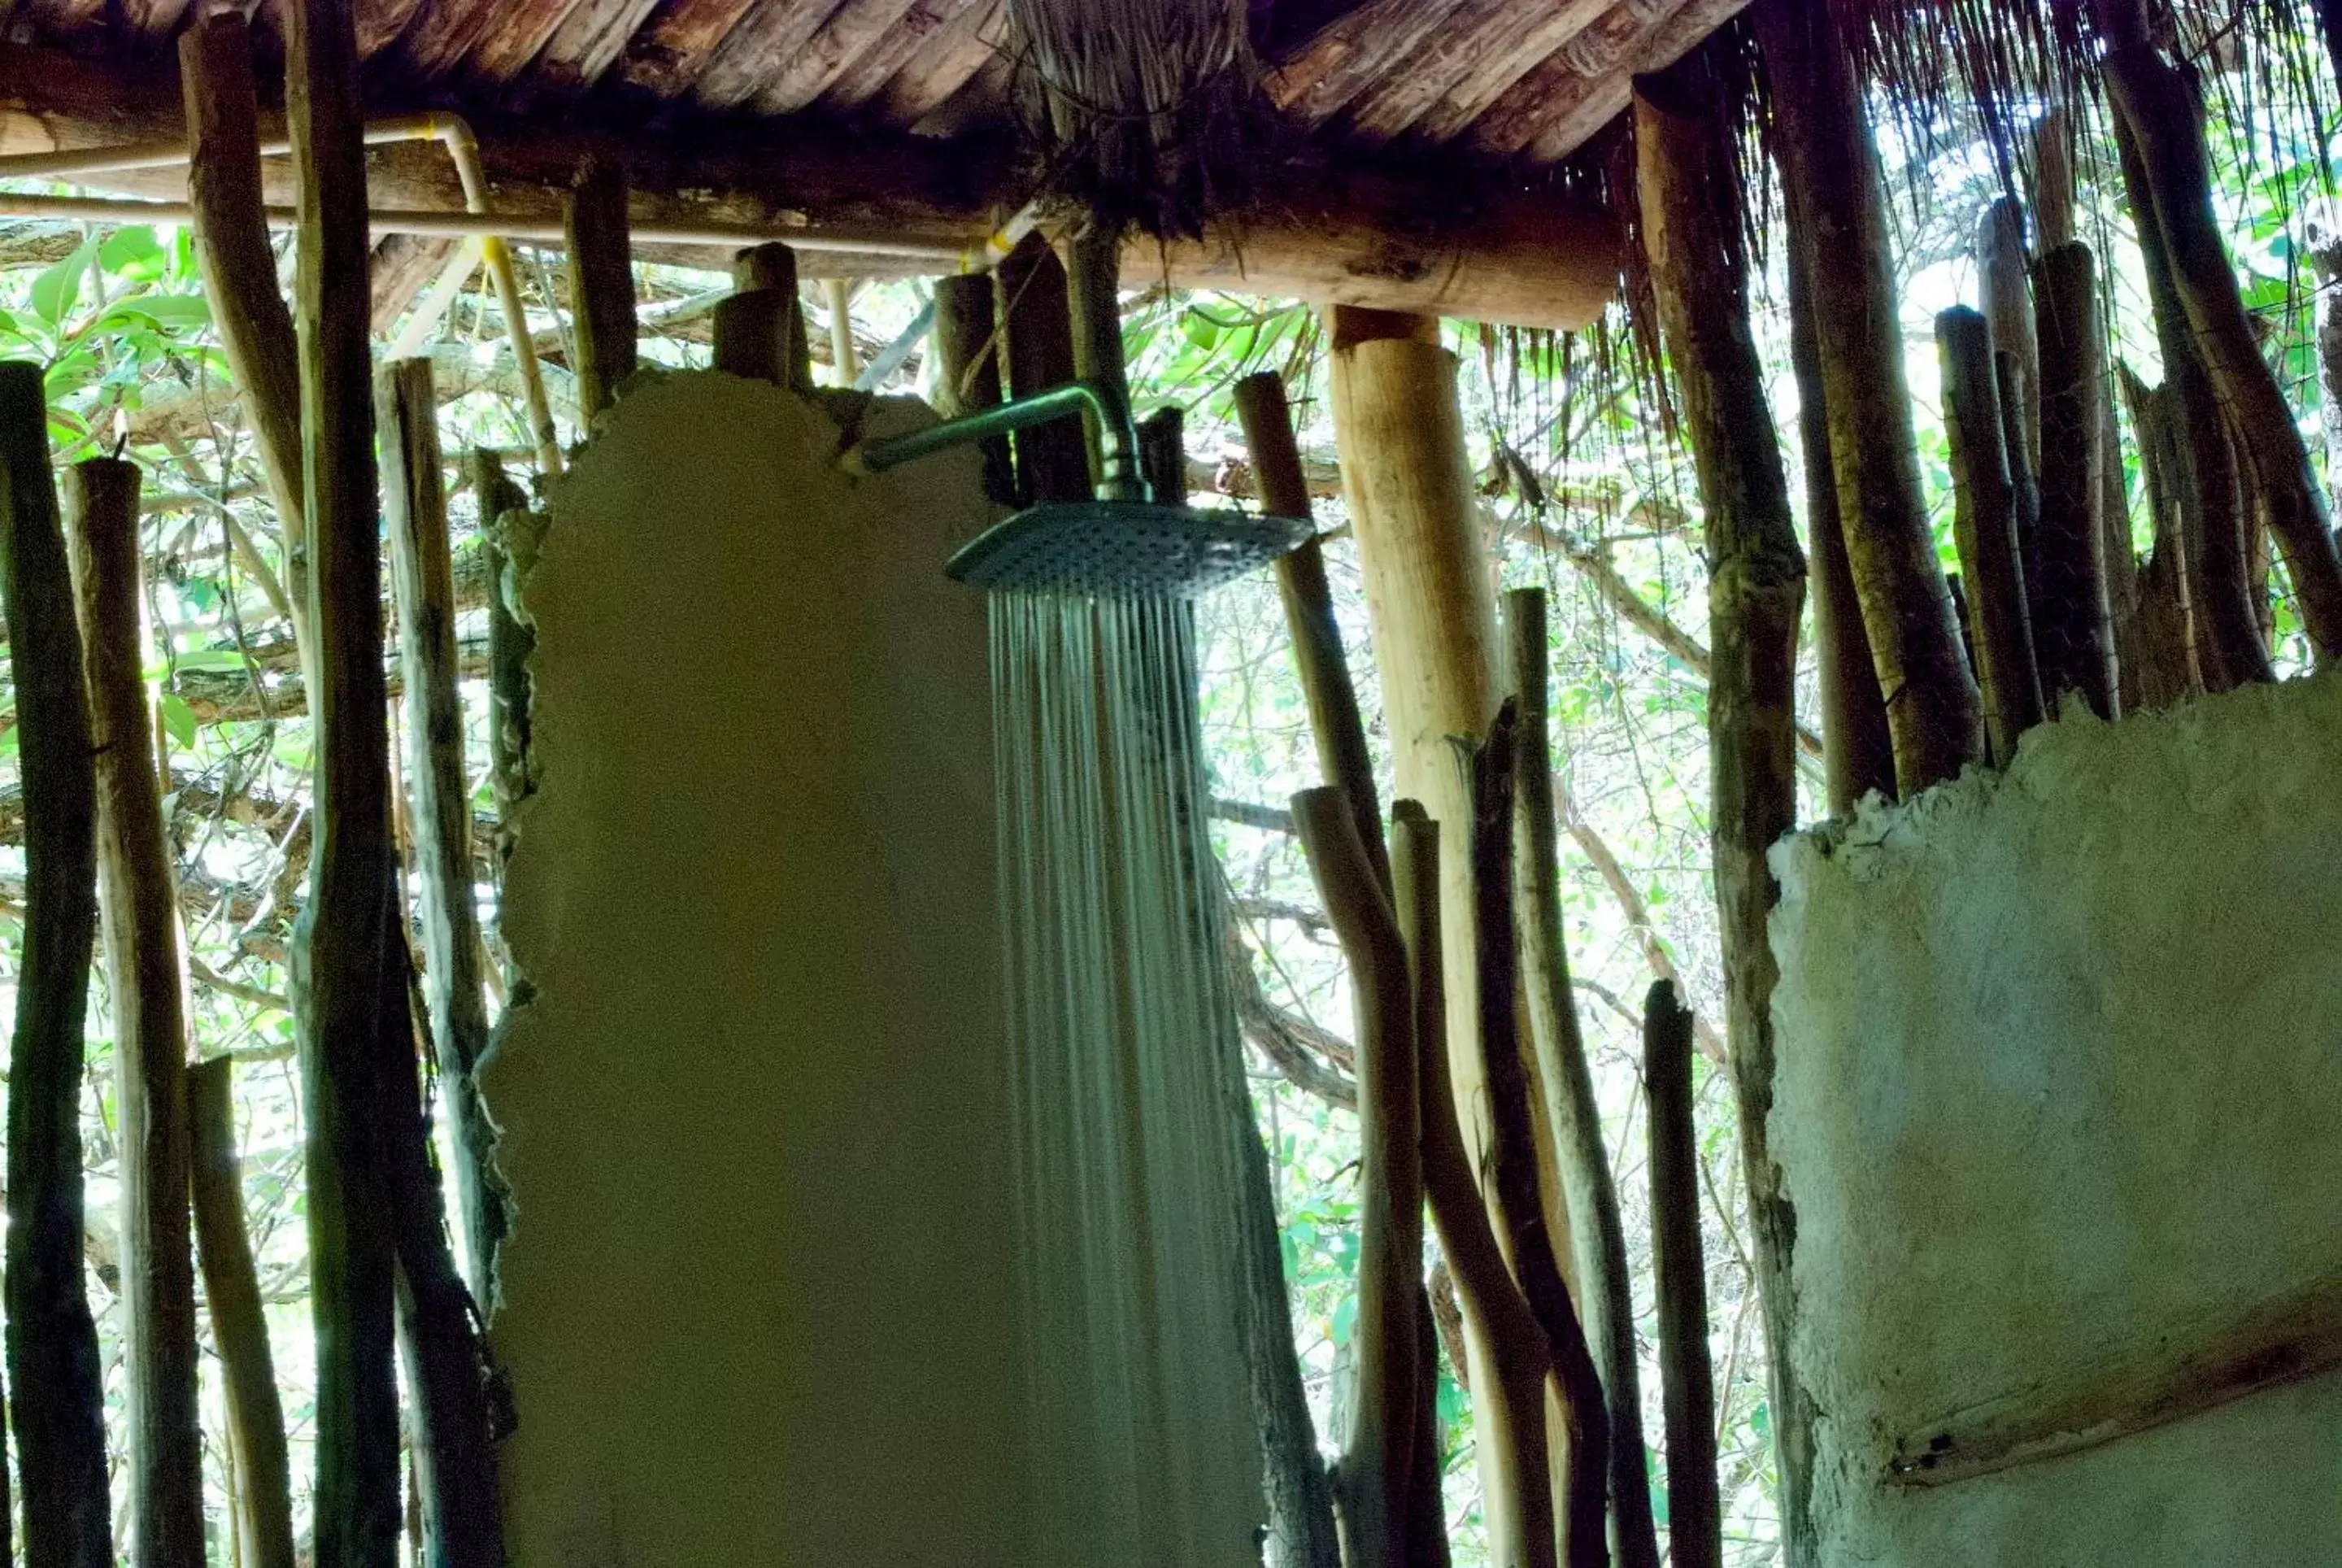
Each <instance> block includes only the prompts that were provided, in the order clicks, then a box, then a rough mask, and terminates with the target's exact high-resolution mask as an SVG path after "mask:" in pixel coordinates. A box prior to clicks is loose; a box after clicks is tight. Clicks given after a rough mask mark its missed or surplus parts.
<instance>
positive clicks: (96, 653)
mask: <svg viewBox="0 0 2342 1568" xmlns="http://www.w3.org/2000/svg"><path fill="white" fill-rule="evenodd" d="M65 516H66V521H67V524H68V526H69V530H70V537H71V541H72V547H73V576H74V594H75V599H76V600H77V601H78V602H79V605H80V608H81V628H82V655H83V661H84V671H85V677H84V678H85V682H86V684H87V687H88V690H89V717H90V745H91V750H92V754H93V755H94V756H95V758H96V759H97V829H98V857H97V861H98V893H99V899H98V904H99V909H100V911H101V913H102V916H103V921H102V923H103V925H104V927H105V970H106V992H107V995H108V996H109V998H110V999H111V1000H112V1002H113V1010H114V1060H115V1110H116V1115H117V1117H118V1119H119V1121H120V1124H121V1127H122V1130H123V1136H122V1147H121V1186H122V1241H123V1245H122V1285H123V1302H124V1306H125V1309H126V1310H125V1314H124V1316H125V1323H124V1333H123V1339H124V1353H123V1365H124V1369H125V1380H124V1382H125V1390H126V1392H127V1393H128V1396H129V1397H128V1404H129V1441H128V1448H129V1455H130V1518H131V1526H130V1528H131V1547H132V1560H133V1561H134V1562H135V1563H138V1564H140V1565H141V1568H145V1565H147V1564H153V1565H154V1568H176V1565H177V1564H180V1563H195V1562H200V1561H202V1559H203V1551H204V1485H203V1433H202V1430H201V1428H200V1425H199V1423H198V1419H197V1415H196V1408H195V1386H196V1362H195V1240H194V1232H193V1231H192V1229H191V1228H190V1227H191V1221H190V1220H189V1217H188V1212H187V1171H188V1166H187V1022H186V1013H185V985H186V977H185V973H184V971H183V969H182V966H181V961H180V956H179V904H178V879H177V875H176V871H175V864H174V859H173V856H172V853H171V845H170V840H169V838H168V836H167V835H166V834H165V831H164V827H163V797H162V785H161V779H160V776H159V775H158V774H157V772H156V770H155V723H154V719H153V717H152V713H151V710H150V709H149V708H148V707H147V698H146V679H145V662H146V660H145V638H144V637H143V636H141V634H140V631H139V619H140V607H141V605H142V604H143V603H144V602H145V591H144V590H145V561H144V559H143V558H142V557H141V555H140V553H139V548H138V470H137V468H136V467H134V466H133V465H131V464H129V463H125V462H119V461H116V460H115V459H112V458H105V457H95V458H92V459H90V460H89V461H87V462H85V463H81V464H78V465H76V466H75V467H74V468H73V469H72V470H71V471H70V472H69V473H68V474H67V475H66V481H65Z"/></svg>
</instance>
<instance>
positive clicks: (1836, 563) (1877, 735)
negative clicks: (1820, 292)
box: [1787, 245, 1895, 817]
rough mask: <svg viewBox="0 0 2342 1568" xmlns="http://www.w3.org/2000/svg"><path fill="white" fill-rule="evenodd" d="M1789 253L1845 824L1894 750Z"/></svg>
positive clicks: (1832, 756) (1804, 279)
mask: <svg viewBox="0 0 2342 1568" xmlns="http://www.w3.org/2000/svg"><path fill="white" fill-rule="evenodd" d="M1787 249H1788V253H1789V255H1788V264H1789V361H1790V365H1791V367H1792V368H1793V369H1794V372H1795V374H1796V376H1797V442H1798V446H1799V448H1800V450H1801V451H1802V453H1803V455H1804V457H1805V468H1806V534H1807V538H1808V539H1809V540H1810V541H1811V544H1812V550H1813V578H1814V663H1815V667H1816V668H1815V683H1816V685H1817V686H1818V687H1819V688H1820V689H1821V709H1822V774H1823V781H1824V788H1825V791H1826V793H1827V796H1828V798H1829V808H1830V815H1832V816H1833V817H1844V816H1846V815H1847V814H1848V813H1850V812H1851V811H1853V809H1854V807H1855V802H1857V801H1858V800H1860V799H1862V798H1863V797H1864V796H1866V795H1869V794H1872V793H1874V792H1875V793H1877V794H1879V795H1882V796H1884V797H1885V798H1887V799H1889V800H1892V799H1895V743H1894V740H1893V739H1892V738H1891V737H1890V736H1889V735H1888V734H1887V702H1886V699H1885V698H1884V697H1882V696H1881V695H1880V693H1879V690H1878V667H1877V664H1875V663H1873V662H1872V660H1871V657H1870V633H1869V632H1868V631H1867V629H1865V628H1864V627H1863V624H1862V599H1861V597H1860V596H1859V595H1857V593H1856V592H1855V589H1854V566H1853V563H1852V562H1851V561H1849V560H1848V559H1847V553H1846V524H1845V520H1844V518H1841V517H1840V516H1839V514H1838V505H1837V472H1836V470H1835V468H1834V467H1832V462H1833V459H1832V458H1831V457H1830V442H1829V412H1828V408H1827V404H1826V402H1825V394H1824V391H1823V387H1822V363H1821V343H1820V329H1819V328H1818V327H1816V326H1815V325H1814V307H1813V304H1812V303H1811V294H1810V290H1811V288H1812V279H1811V278H1810V277H1808V276H1807V273H1808V272H1809V271H1810V268H1809V267H1808V266H1807V264H1806V261H1805V252H1804V250H1803V249H1802V248H1801V247H1799V246H1794V245H1793V246H1788V247H1787Z"/></svg>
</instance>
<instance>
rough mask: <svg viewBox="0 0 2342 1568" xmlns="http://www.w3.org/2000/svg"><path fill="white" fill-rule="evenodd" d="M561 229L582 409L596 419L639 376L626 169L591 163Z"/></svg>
mask: <svg viewBox="0 0 2342 1568" xmlns="http://www.w3.org/2000/svg"><path fill="white" fill-rule="evenodd" d="M562 226H563V228H564V229H565V230H566V232H567V236H568V241H569V258H568V272H569V299H570V319H571V327H572V330H573V332H574V334H575V338H576V344H577V363H576V364H575V366H574V367H572V368H573V369H575V371H576V373H577V407H578V412H579V413H581V414H583V415H584V416H585V417H586V418H587V419H588V420H590V419H592V418H593V417H594V416H595V415H596V414H598V413H600V412H601V411H602V410H603V409H605V408H606V407H609V406H610V399H611V397H613V396H614V395H615V393H616V388H617V386H618V383H620V382H621V381H624V380H625V379H626V377H629V376H632V375H633V374H634V373H635V269H634V261H633V255H632V252H631V249H630V248H629V246H628V242H627V234H626V169H625V167H624V166H621V165H619V164H616V163H615V162H612V161H611V160H609V159H607V158H602V157H588V158H587V159H586V168H585V172H584V173H583V174H581V175H580V176H578V180H577V184H576V186H575V187H574V188H573V189H572V190H571V191H570V193H569V203H568V207H567V210H566V211H565V213H564V215H563V221H562Z"/></svg>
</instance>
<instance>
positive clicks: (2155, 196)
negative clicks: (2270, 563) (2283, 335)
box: [2102, 42, 2342, 658]
mask: <svg viewBox="0 0 2342 1568" xmlns="http://www.w3.org/2000/svg"><path fill="white" fill-rule="evenodd" d="M2102 68H2103V70H2104V72H2105V75H2106V85H2107V96H2108V98H2109V99H2110V100H2111V101H2112V102H2113V104H2114V106H2115V111H2116V113H2117V115H2118V116H2120V117H2121V119H2122V122H2123V124H2124V126H2125V127H2126V128H2127V130H2128V131H2129V133H2130V135H2131V136H2132V138H2133V140H2134V142H2135V144H2136V146H2137V153H2138V159H2139V166H2140V169H2141V171H2142V172H2143V174H2144V175H2145V176H2146V184H2147V191H2148V194H2149V196H2150V197H2151V204H2152V208H2153V211H2154V215H2155V223H2156V227H2157V230H2158V231H2159V233H2160V237H2161V241H2162V245H2163V248H2164V255H2165V257H2166V259H2167V261H2168V263H2169V266H2170V275H2171V281H2172V286H2173V289H2174V291H2175V292H2176V293H2177V296H2178V298H2179V303H2180V305H2181V307H2183V309H2184V310H2185V311H2186V314H2187V324H2188V326H2189V327H2190V329H2191V330H2192V331H2193V333H2194V336H2195V340H2196V346H2197V351H2198V353H2199V354H2200V356H2201V357H2202V360H2203V363H2204V366H2205V368H2206V369H2207V371H2208V372H2209V373H2210V377H2211V380H2212V384H2213V386H2214V387H2215V388H2217V391H2218V393H2219V397H2220V400H2221V403H2222V404H2223V405H2224V406H2225V407H2227V408H2228V409H2229V410H2230V411H2231V413H2232V415H2233V421H2232V424H2231V432H2232V434H2233V435H2234V437H2235V439H2236V444H2237V457H2239V459H2240V460H2241V463H2242V467H2243V469H2244V475H2245V478H2246V480H2247V487H2248V489H2249V493H2250V494H2251V496H2252V498H2253V499H2254V500H2255V502H2256V503H2257V507H2258V508H2259V510H2260V511H2261V513H2262V514H2263V515H2264V516H2266V518H2267V521H2268V528H2269V531H2270V532H2271V533H2272V534H2274V535H2275V536H2276V538H2277V546H2278V548H2280V549H2282V550H2283V551H2284V552H2285V560H2286V568H2287V572H2288V573H2289V574H2290V576H2291V577H2292V579H2293V589H2294V596H2295V598H2296V599H2297V601H2298V602H2299V604H2300V606H2301V618H2302V621H2303V623H2304V625H2305V626H2306V627H2307V629H2308V632H2309V640H2310V642H2311V644H2312V646H2314V647H2315V648H2317V652H2318V654H2319V655H2320V657H2322V658H2334V657H2336V656H2337V655H2342V556H2337V553H2336V550H2335V544H2334V536H2333V532H2332V529H2331V528H2330V526H2329V520H2328V518H2327V505H2326V497H2325V493H2324V491H2323V490H2322V489H2321V488H2320V487H2319V485H2318V483H2317V477H2316V476H2315V475H2314V474H2313V473H2312V472H2311V469H2310V466H2309V453H2308V449H2307V447H2305V446H2304V445H2303V443H2302V439H2301V429H2300V427H2299V425H2298V424H2297V422H2296V421H2295V419H2294V417H2293V411H2292V409H2291V407H2289V406H2288V405H2287V402H2286V399H2285V394H2284V391H2283V390H2282V389H2281V388H2280V387H2278V386H2277V377H2276V374H2275V373H2274V372H2273V371H2271V370H2270V368H2269V366H2268V362H2267V360H2266V359H2264V358H2262V357H2261V353H2260V347H2259V345H2258V344H2257V342H2256V341H2255V340H2254V337H2253V329H2252V323H2251V318H2250V317H2249V316H2248V315H2247V312H2246V310H2245V305H2244V297H2243V296H2242V295H2241V294H2240V293H2239V292H2238V290H2237V275H2236V272H2235V270H2234V268H2232V267H2231V266H2229V263H2228V257H2227V251H2226V249H2225V247H2224V246H2223V243H2222V240H2221V235H2220V226H2219V222H2218V218H2217V215H2216V214H2215V212H2214V210H2213V203H2212V185H2211V163H2210V157H2209V155H2208V153H2207V150H2206V147H2205V142H2204V111H2203V106H2202V104H2201V103H2200V102H2199V101H2198V100H2197V95H2196V92H2195V89H2194V88H2193V87H2192V86H2191V85H2189V84H2188V82H2187V79H2186V78H2185V77H2184V76H2182V75H2180V73H2179V72H2178V70H2177V68H2176V67H2174V66H2173V65H2171V64H2170V63H2169V62H2168V61H2167V60H2165V59H2164V58H2163V56H2162V55H2161V54H2160V53H2159V52H2158V51H2157V49H2156V47H2155V46H2154V45H2152V44H2150V43H2147V42H2139V43H2137V44H2133V45H2128V46H2127V47H2122V48H2116V49H2110V50H2109V51H2108V52H2107V55H2106V56H2105V59H2104V62H2103V66H2102Z"/></svg>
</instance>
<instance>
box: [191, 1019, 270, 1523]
mask: <svg viewBox="0 0 2342 1568" xmlns="http://www.w3.org/2000/svg"><path fill="white" fill-rule="evenodd" d="M234 1071H235V1064H234V1063H233V1062H231V1061H230V1060H228V1059H227V1058H226V1057H215V1058H213V1059H212V1060H209V1061H205V1062H199V1063H197V1064H196V1065H195V1067H193V1068H190V1069H189V1070H188V1071H187V1125H188V1129H189V1136H190V1139H191V1147H192V1151H193V1154H192V1165H193V1171H194V1198H195V1255H196V1257H197V1258H198V1259H199V1260H200V1261H201V1262H202V1264H203V1271H204V1303H205V1306H206V1307H207V1308H208V1309H209V1310H210V1312H211V1320H212V1344H213V1346H214V1348H215V1349H216V1350H217V1351H218V1352H219V1361H220V1372H221V1377H222V1381H223V1382H225V1384H226V1392H227V1424H228V1452H229V1454H230V1462H231V1470H232V1476H231V1480H232V1485H231V1487H230V1493H231V1497H232V1500H233V1506H234V1514H235V1528H236V1534H237V1537H238V1539H239V1541H240V1542H241V1543H242V1545H243V1550H242V1551H241V1552H239V1553H237V1555H236V1557H235V1562H236V1563H238V1564H240V1565H241V1568H294V1563H295V1552H294V1546H293V1471H292V1462H291V1461H290V1460H289V1459H288V1458H287V1456H286V1453H285V1410H284V1405H283V1402H282V1401H281V1400H280V1399H279V1397H278V1395H277V1391H276V1367H275V1359H274V1357H273V1356H272V1355H271V1353H270V1352H269V1348H268V1320H267V1317H266V1315H265V1312H264V1311H263V1310H262V1306H261V1300H260V1275H259V1271H258V1269H257V1267H256V1266H255V1263H254V1261H253V1256H252V1239H251V1237H250V1235H249V1234H248V1233H247V1232H246V1231H245V1218H244V1177H243V1172H242V1171H241V1169H240V1168H239V1166H238V1163H237V1161H236V1152H235V1079H234V1077H233V1076H232V1074H233V1073H234Z"/></svg>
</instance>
